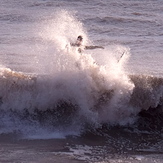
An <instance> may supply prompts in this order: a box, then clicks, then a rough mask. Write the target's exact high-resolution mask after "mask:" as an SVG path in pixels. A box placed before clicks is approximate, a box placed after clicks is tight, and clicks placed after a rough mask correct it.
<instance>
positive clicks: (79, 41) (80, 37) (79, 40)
mask: <svg viewBox="0 0 163 163" xmlns="http://www.w3.org/2000/svg"><path fill="white" fill-rule="evenodd" d="M82 41H83V37H82V36H81V35H79V36H78V38H77V41H76V45H77V46H80V45H82Z"/></svg>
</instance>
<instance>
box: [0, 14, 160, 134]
mask: <svg viewBox="0 0 163 163" xmlns="http://www.w3.org/2000/svg"><path fill="white" fill-rule="evenodd" d="M53 19H54V20H53V21H52V20H50V22H47V21H46V23H45V22H43V23H42V28H41V29H42V31H40V33H39V34H40V36H41V38H42V43H41V44H42V46H41V47H40V53H38V54H39V55H37V57H36V58H37V64H33V69H34V70H35V71H34V73H32V74H27V73H21V72H16V71H12V70H11V69H9V68H5V67H3V66H2V67H1V69H0V90H1V91H0V110H1V112H0V121H1V123H0V124H1V125H0V132H1V133H8V132H18V133H21V134H23V135H26V136H27V137H34V135H37V136H38V135H45V137H46V136H47V135H48V136H49V135H52V136H54V135H55V136H56V135H57V134H58V136H59V137H61V136H65V135H69V134H80V133H81V132H83V131H85V130H86V128H88V126H89V127H91V128H94V129H96V128H99V127H101V126H102V125H103V124H109V125H123V126H124V125H129V124H130V125H134V124H135V122H136V121H139V120H140V119H141V118H140V116H141V117H142V119H143V116H145V117H146V113H144V111H148V110H150V111H151V109H152V110H154V111H155V110H159V112H161V113H162V102H163V79H162V78H157V77H151V76H138V75H128V74H127V72H126V70H125V68H124V67H125V64H126V62H127V59H128V58H129V56H130V50H129V48H127V47H124V46H121V45H114V46H111V47H110V48H106V49H104V50H98V49H97V50H95V51H84V52H83V53H82V54H79V53H78V50H77V49H76V48H72V47H70V46H69V42H72V41H74V40H76V36H78V34H79V33H80V34H81V35H83V37H84V38H85V40H84V44H91V43H92V42H91V41H90V40H89V38H88V36H87V33H86V30H85V29H84V27H83V25H82V23H81V22H79V21H77V20H76V19H75V17H74V16H72V15H71V14H69V13H68V12H67V11H61V12H59V13H58V14H57V13H56V17H54V18H53ZM47 24H48V26H47ZM74 27H75V28H74ZM54 29H55V30H54ZM43 48H45V49H46V50H45V49H44V50H43ZM37 52H38V51H37ZM123 53H124V56H123V57H122V58H120V57H121V55H122V54H123ZM119 58H120V60H119ZM31 69H32V65H31ZM155 115H156V114H155ZM153 116H154V115H153ZM161 123H162V121H161ZM45 133H46V134H45ZM37 136H36V137H37Z"/></svg>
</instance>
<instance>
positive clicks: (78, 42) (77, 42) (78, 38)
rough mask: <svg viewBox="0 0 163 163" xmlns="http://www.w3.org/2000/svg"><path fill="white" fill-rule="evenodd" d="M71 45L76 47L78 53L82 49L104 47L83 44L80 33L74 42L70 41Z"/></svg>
mask: <svg viewBox="0 0 163 163" xmlns="http://www.w3.org/2000/svg"><path fill="white" fill-rule="evenodd" d="M71 46H74V47H78V51H79V53H81V52H82V51H83V50H84V49H97V48H100V49H104V47H102V46H84V45H83V37H82V36H81V35H79V36H78V37H77V40H76V42H75V43H71Z"/></svg>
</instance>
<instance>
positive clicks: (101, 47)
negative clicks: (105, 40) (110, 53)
mask: <svg viewBox="0 0 163 163" xmlns="http://www.w3.org/2000/svg"><path fill="white" fill-rule="evenodd" d="M97 48H99V49H104V47H103V46H85V49H97Z"/></svg>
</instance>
